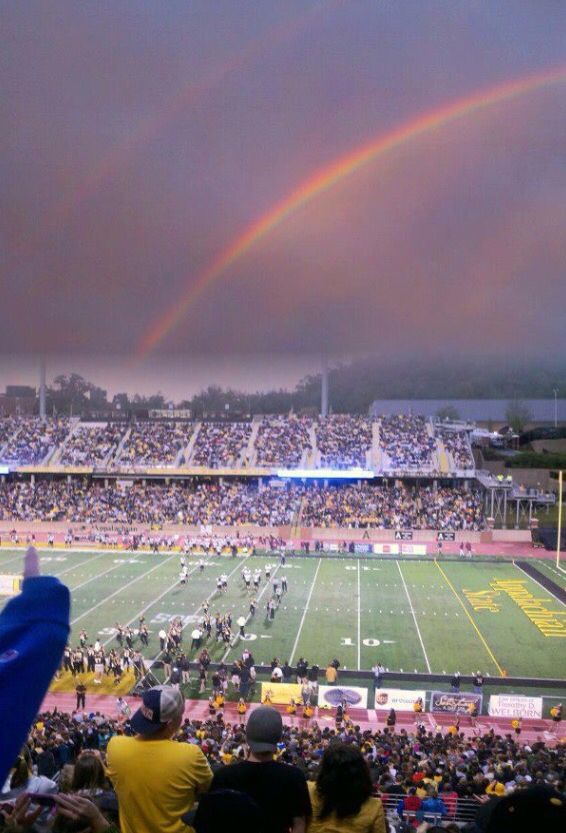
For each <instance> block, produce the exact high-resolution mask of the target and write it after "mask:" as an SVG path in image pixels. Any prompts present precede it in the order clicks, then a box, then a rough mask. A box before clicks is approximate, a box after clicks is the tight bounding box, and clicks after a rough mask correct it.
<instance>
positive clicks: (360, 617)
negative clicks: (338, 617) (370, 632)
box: [358, 558, 362, 669]
mask: <svg viewBox="0 0 566 833" xmlns="http://www.w3.org/2000/svg"><path fill="white" fill-rule="evenodd" d="M361 607H362V596H361V590H360V559H359V558H358V669H359V668H361V655H362V621H361V620H362V611H361Z"/></svg>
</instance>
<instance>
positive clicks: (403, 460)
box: [379, 414, 436, 469]
mask: <svg viewBox="0 0 566 833" xmlns="http://www.w3.org/2000/svg"><path fill="white" fill-rule="evenodd" d="M379 432H380V444H381V448H382V450H383V451H384V452H385V454H386V455H387V457H388V458H389V462H390V467H391V468H394V469H426V468H430V467H431V466H433V464H434V454H435V451H436V440H435V438H434V437H433V436H431V435H430V433H429V431H428V423H427V420H426V419H425V418H424V417H420V416H404V415H402V414H400V415H399V416H389V417H381V422H380V427H379Z"/></svg>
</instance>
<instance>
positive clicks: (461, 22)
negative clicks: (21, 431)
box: [0, 0, 566, 395]
mask: <svg viewBox="0 0 566 833" xmlns="http://www.w3.org/2000/svg"><path fill="white" fill-rule="evenodd" d="M560 66H562V67H564V68H565V69H566V2H563V0H497V2H494V0H473V2H472V1H471V0H326V2H324V1H323V2H310V0H261V2H258V0H250V1H249V2H248V1H247V0H214V2H211V0H201V1H200V2H199V1H198V0H167V2H154V0H151V2H149V0H148V2H142V1H141V0H137V1H136V2H127V0H118V2H117V1H116V0H110V1H109V2H104V0H96V2H76V0H74V1H73V2H61V0H49V2H48V3H46V2H44V0H42V1H41V2H33V0H26V2H15V0H13V1H12V2H5V3H3V4H2V7H1V10H0V85H1V88H2V97H1V100H0V121H1V124H2V131H1V133H0V147H1V152H0V165H1V169H0V170H1V181H2V187H1V188H0V258H1V260H0V266H1V269H2V271H1V285H2V292H1V297H0V324H1V326H0V361H2V360H3V370H4V372H0V383H1V382H2V381H6V382H12V381H17V379H14V378H13V372H14V373H17V369H16V370H14V371H13V372H12V369H13V368H17V366H18V362H21V361H24V360H23V359H21V358H18V357H21V356H22V354H23V355H24V356H27V360H26V361H27V363H28V367H29V366H30V365H29V361H28V360H31V357H34V356H36V355H37V354H38V353H39V352H44V353H46V354H56V355H57V356H58V357H61V356H62V357H63V358H62V362H63V365H65V367H71V366H72V365H73V363H75V364H76V366H77V367H78V368H79V369H80V367H85V368H86V367H91V368H92V367H93V366H96V367H97V368H98V369H99V373H98V375H99V378H98V379H97V380H96V381H99V382H100V383H101V384H104V383H105V378H101V377H104V376H105V374H108V376H107V380H108V381H107V382H106V386H107V387H110V388H121V387H123V388H126V389H132V387H133V380H134V379H139V380H141V383H140V385H138V387H139V389H142V385H143V387H145V388H146V389H148V388H149V389H154V388H155V387H161V388H162V389H163V390H165V391H167V390H169V391H170V392H171V395H176V394H177V393H178V392H179V387H178V385H179V384H180V382H179V377H178V375H177V374H178V372H180V371H178V370H174V371H173V370H172V371H171V378H170V379H169V377H168V373H169V371H168V367H175V368H183V367H186V366H187V365H188V364H189V365H190V364H191V362H192V366H196V365H197V364H198V365H199V367H200V368H201V370H202V374H201V375H202V377H203V379H204V378H208V377H210V378H211V380H212V381H221V380H222V381H225V380H226V377H229V378H232V376H231V374H234V376H233V381H234V383H235V384H236V385H238V384H239V383H241V384H242V385H244V384H245V385H246V386H247V385H248V384H249V385H251V386H252V387H253V384H254V382H255V383H257V384H258V385H260V384H261V386H264V384H267V385H269V382H270V380H271V381H273V382H277V381H282V380H284V379H285V380H287V381H288V382H292V381H296V378H298V377H299V376H301V375H303V371H304V369H305V367H311V366H313V365H315V366H316V364H317V363H318V359H314V360H313V359H312V357H313V356H315V357H317V356H319V355H320V352H321V350H327V351H328V352H329V353H330V354H332V355H339V354H342V353H344V354H352V353H354V352H357V351H364V352H367V351H376V352H379V353H380V355H383V356H387V355H389V354H391V355H395V354H396V353H397V352H398V351H400V350H402V351H403V352H404V353H407V354H408V355H411V353H414V354H419V355H420V354H422V352H423V351H426V352H430V353H431V354H434V353H435V352H449V353H450V354H451V355H457V354H467V353H470V352H473V351H474V350H478V348H481V349H482V350H484V351H488V352H490V353H492V354H497V353H499V354H502V355H506V354H513V353H516V352H520V353H521V354H525V353H528V352H529V350H530V349H534V350H536V352H537V353H538V354H539V355H540V354H544V353H545V351H548V352H551V351H552V352H562V353H563V352H564V349H565V348H566V327H565V326H564V321H565V315H564V310H565V308H566V269H565V265H566V246H565V243H564V241H565V240H566V106H565V100H566V82H565V81H564V77H565V76H564V75H563V81H562V83H555V84H548V85H546V86H544V87H542V88H540V89H538V90H537V91H533V92H531V93H530V94H528V95H524V96H521V97H518V98H515V99H513V100H512V101H507V102H504V103H501V104H499V105H498V106H495V107H490V108H486V109H485V110H483V111H481V112H479V113H476V114H475V115H471V116H469V117H467V118H465V119H461V120H458V121H456V122H454V123H452V124H450V125H448V126H446V127H445V128H444V129H441V130H437V131H434V132H433V133H430V134H428V135H426V136H425V137H422V138H420V139H418V140H415V141H413V142H409V143H406V144H404V145H403V147H401V148H399V149H398V150H397V151H395V152H393V153H391V154H389V155H387V156H386V157H384V158H381V159H377V160H376V161H375V162H374V163H371V164H368V165H366V166H364V167H363V168H361V169H360V170H359V171H357V172H356V173H354V174H353V175H351V176H349V177H346V178H344V179H343V180H341V181H340V182H339V183H338V184H336V185H335V186H334V187H332V188H330V189H329V190H327V191H325V192H324V193H323V194H321V195H320V196H318V197H316V198H315V199H313V200H312V201H311V202H309V203H308V204H306V205H305V206H304V207H303V208H301V209H300V210H298V211H296V212H295V213H294V214H293V215H292V216H291V217H289V218H288V219H287V220H286V221H284V222H283V223H281V224H280V225H279V226H278V227H277V228H275V229H274V230H273V231H272V232H270V233H268V234H266V235H265V236H264V237H263V239H262V240H260V241H259V242H258V243H257V244H256V245H254V246H252V247H251V248H250V249H249V250H248V251H247V252H246V254H245V255H244V256H243V257H241V258H240V259H238V260H237V261H236V262H235V263H234V264H233V265H232V266H230V267H229V268H228V269H227V270H226V271H225V272H224V274H223V275H222V276H221V277H220V279H219V280H218V281H217V282H216V283H215V284H214V285H213V286H211V287H210V288H209V289H208V291H205V292H203V294H202V295H201V296H200V297H199V298H198V299H197V301H196V303H195V304H194V305H193V306H192V307H191V308H190V309H189V310H188V312H187V314H186V316H185V317H184V318H183V319H182V321H181V322H180V324H179V326H177V327H176V328H175V329H173V330H172V331H171V332H169V333H168V334H167V336H166V337H165V338H164V339H163V341H162V342H161V343H160V345H159V346H158V348H157V351H156V354H155V355H153V356H152V357H150V359H149V360H148V361H147V363H146V364H143V363H142V364H141V365H139V364H138V365H137V366H136V367H135V370H133V369H132V366H131V364H129V360H130V358H131V357H132V356H133V354H134V353H135V351H136V347H137V345H139V344H140V342H142V341H143V339H144V336H145V335H146V334H147V333H148V332H149V331H150V330H151V328H152V326H154V325H155V322H156V320H158V319H159V317H160V316H162V315H163V314H165V313H166V312H167V311H168V310H170V309H171V307H172V305H175V304H176V303H177V302H178V299H180V298H181V297H182V296H183V294H184V293H185V292H186V291H187V288H189V287H190V286H191V285H192V284H194V282H195V281H197V279H198V278H199V275H201V274H202V272H203V271H204V270H206V269H207V267H208V266H209V264H210V263H211V262H213V261H214V260H215V258H217V257H218V256H220V255H221V254H222V252H223V251H224V250H225V249H226V248H227V247H228V246H229V245H231V243H232V241H233V240H235V239H237V237H238V236H239V235H241V234H242V232H243V231H245V229H246V228H247V227H248V226H249V224H250V223H253V222H254V221H255V220H257V219H259V218H261V217H262V216H263V215H265V213H266V212H268V211H269V210H270V209H271V208H272V207H273V206H274V205H275V204H276V203H277V202H278V201H280V200H281V199H283V198H284V197H285V196H286V195H287V194H289V193H290V192H291V191H293V190H294V189H295V188H297V187H298V186H299V185H300V184H301V182H302V181H304V180H305V179H307V178H308V177H309V176H311V175H312V174H313V173H314V172H315V171H317V170H318V169H320V168H321V167H323V166H324V165H327V164H329V163H331V162H332V161H333V160H335V159H337V158H339V157H340V156H342V155H344V154H347V153H349V152H350V151H353V150H355V149H356V148H357V147H359V146H360V145H362V144H363V143H366V142H369V141H371V140H376V139H377V138H378V137H379V136H380V135H381V134H385V133H386V132H387V131H389V130H391V129H393V128H395V127H396V126H400V125H402V124H403V123H404V122H406V121H407V120H409V119H411V118H415V117H416V116H418V115H419V114H421V113H422V114H426V113H427V112H428V111H431V110H434V109H435V108H437V107H439V106H442V105H444V104H447V103H449V102H451V101H455V100H456V99H458V98H461V97H463V96H467V95H469V94H471V93H473V92H474V91H476V90H481V89H485V88H488V87H490V86H493V85H496V84H500V83H504V82H506V81H508V80H513V79H519V78H522V77H525V76H528V75H531V74H532V73H535V72H541V71H546V70H551V69H553V68H555V69H556V68H559V67H560ZM240 354H245V355H247V356H250V355H251V356H254V359H253V361H251V360H248V359H246V370H245V373H242V372H241V371H240V368H241V367H242V362H240V361H239V360H238V358H237V357H238V356H239V355H240ZM274 354H276V355H277V356H278V359H277V361H274V360H273V355H274ZM115 356H119V357H121V358H120V359H119V360H115V358H114V357H115ZM170 356H173V357H174V358H173V359H170V358H169V357H170ZM57 361H59V362H60V361H61V358H58V359H57ZM32 364H33V362H32ZM156 368H160V369H159V370H156ZM206 368H208V370H206ZM270 368H272V371H270ZM281 368H285V370H281ZM260 371H261V372H260ZM199 372H200V371H199ZM132 374H134V375H132ZM144 374H145V375H144ZM238 374H240V376H241V379H239V378H238ZM8 376H9V377H10V378H8ZM118 376H119V378H118ZM4 377H6V378H5V379H4ZM212 377H214V378H212ZM150 378H151V380H152V381H150ZM153 379H155V380H156V381H161V382H162V384H160V385H154V384H153ZM199 379H200V377H199ZM111 380H113V381H111ZM122 380H123V383H122ZM143 380H145V382H146V384H143ZM175 380H177V381H175ZM246 380H247V381H246ZM184 384H185V383H184V382H183V385H184ZM197 387H198V386H197Z"/></svg>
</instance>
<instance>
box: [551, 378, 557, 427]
mask: <svg viewBox="0 0 566 833" xmlns="http://www.w3.org/2000/svg"><path fill="white" fill-rule="evenodd" d="M552 392H553V394H554V427H555V428H558V388H552Z"/></svg>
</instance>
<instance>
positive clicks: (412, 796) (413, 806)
mask: <svg viewBox="0 0 566 833" xmlns="http://www.w3.org/2000/svg"><path fill="white" fill-rule="evenodd" d="M421 803H422V802H421V799H420V798H419V797H418V795H417V788H416V787H409V789H408V791H407V795H405V796H404V797H403V798H401V799H399V802H398V804H397V815H398V816H399V818H401V819H402V818H404V817H405V813H410V814H411V815H413V814H416V812H417V810H419V809H420V806H421Z"/></svg>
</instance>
